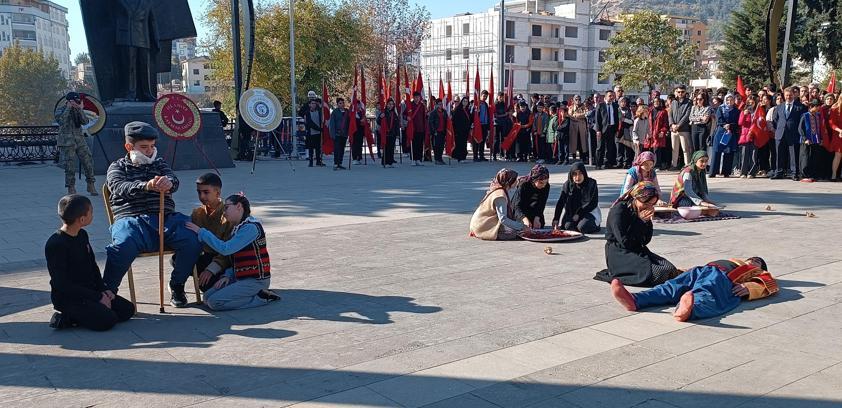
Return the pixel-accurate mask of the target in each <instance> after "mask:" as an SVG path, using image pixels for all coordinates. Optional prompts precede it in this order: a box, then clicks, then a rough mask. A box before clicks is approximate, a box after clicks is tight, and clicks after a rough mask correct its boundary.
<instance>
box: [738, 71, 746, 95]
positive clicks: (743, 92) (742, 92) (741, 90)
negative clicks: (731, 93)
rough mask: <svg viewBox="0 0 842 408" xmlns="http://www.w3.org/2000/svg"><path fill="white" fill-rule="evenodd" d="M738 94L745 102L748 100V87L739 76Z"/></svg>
mask: <svg viewBox="0 0 842 408" xmlns="http://www.w3.org/2000/svg"><path fill="white" fill-rule="evenodd" d="M737 93H738V94H740V96H741V97H742V98H743V101H745V100H746V87H745V85H743V78H742V77H740V76H739V75H737Z"/></svg>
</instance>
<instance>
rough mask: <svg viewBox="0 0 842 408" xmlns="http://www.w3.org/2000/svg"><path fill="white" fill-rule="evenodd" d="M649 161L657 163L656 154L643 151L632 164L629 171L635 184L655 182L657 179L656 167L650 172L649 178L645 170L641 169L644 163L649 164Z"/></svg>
mask: <svg viewBox="0 0 842 408" xmlns="http://www.w3.org/2000/svg"><path fill="white" fill-rule="evenodd" d="M648 161H651V162H652V163H655V161H656V160H655V153H652V152H650V151H642V152H640V154H638V155H637V157H636V158H635V159H634V161H633V162H632V168H630V169H629V174H630V175H631V176H632V178H633V179H634V180H635V182H640V181H651V180H654V179H655V178H656V177H657V176H656V175H655V168H654V167H653V168H652V171H650V172H649V176H648V177H647V176H646V174H644V171H643V168H642V167H641V165H642V164H643V163H646V162H648Z"/></svg>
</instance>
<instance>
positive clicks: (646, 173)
mask: <svg viewBox="0 0 842 408" xmlns="http://www.w3.org/2000/svg"><path fill="white" fill-rule="evenodd" d="M656 160H657V159H656V158H655V153H652V152H649V151H644V152H640V154H638V155H637V157H636V158H635V159H634V162H632V167H631V168H630V169H629V170H628V171H627V172H626V179H625V181H624V182H623V185H622V187H620V196H621V197H622V196H623V194H626V193H627V192H628V191H629V190H631V189H632V187H634V186H636V185H637V183H640V182H641V181H649V182H651V183H652V184H654V185H655V188H656V189H658V202H659V204H660V203H662V202H661V186H660V185H659V184H658V175H657V174H656V173H655V161H656Z"/></svg>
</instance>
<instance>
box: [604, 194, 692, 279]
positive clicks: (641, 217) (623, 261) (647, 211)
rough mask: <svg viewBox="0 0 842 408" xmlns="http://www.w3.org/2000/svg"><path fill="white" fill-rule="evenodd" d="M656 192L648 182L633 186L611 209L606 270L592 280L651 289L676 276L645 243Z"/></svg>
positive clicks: (607, 225)
mask: <svg viewBox="0 0 842 408" xmlns="http://www.w3.org/2000/svg"><path fill="white" fill-rule="evenodd" d="M657 194H658V189H657V188H655V185H654V184H652V183H651V182H648V181H642V182H640V183H637V185H636V186H634V187H633V188H632V189H631V190H629V191H628V192H627V193H626V194H624V195H623V197H620V198H619V199H618V200H617V201H615V202H614V205H612V206H611V211H610V212H609V213H608V222H607V223H606V225H605V227H606V229H607V231H606V232H605V239H606V242H605V262H606V264H607V265H608V269H603V270H601V271H599V272H597V274H596V276H594V279H596V280H601V281H604V282H611V281H612V280H614V279H619V280H620V282H622V283H623V284H624V285H630V286H643V287H652V286H655V285H658V284H661V283H664V282H666V281H667V280H669V279H672V278H674V277H676V276H677V275H678V274H679V271H678V269H676V267H675V266H674V265H673V264H672V263H670V261H668V260H666V259H664V258H662V257H660V256H658V255H656V254H654V253H653V252H652V251H650V250H649V248H647V247H646V245H647V244H649V242H650V241H651V240H652V216H653V215H654V214H655V203H656V202H657V201H658V195H657Z"/></svg>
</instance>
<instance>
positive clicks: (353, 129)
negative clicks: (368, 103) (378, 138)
mask: <svg viewBox="0 0 842 408" xmlns="http://www.w3.org/2000/svg"><path fill="white" fill-rule="evenodd" d="M348 115H349V116H350V118H351V120H350V123H349V124H348V143H354V134H356V133H357V66H356V65H354V92H353V94H351V109H350V110H348Z"/></svg>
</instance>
